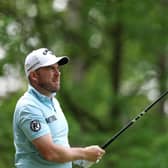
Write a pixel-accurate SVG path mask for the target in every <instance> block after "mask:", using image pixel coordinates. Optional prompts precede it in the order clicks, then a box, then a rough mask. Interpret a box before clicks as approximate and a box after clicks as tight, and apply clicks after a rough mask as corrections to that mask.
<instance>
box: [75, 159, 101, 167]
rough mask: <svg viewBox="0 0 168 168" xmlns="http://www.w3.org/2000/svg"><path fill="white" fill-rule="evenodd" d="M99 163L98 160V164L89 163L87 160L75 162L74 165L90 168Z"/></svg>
mask: <svg viewBox="0 0 168 168" xmlns="http://www.w3.org/2000/svg"><path fill="white" fill-rule="evenodd" d="M98 162H99V160H97V161H96V162H91V161H87V160H76V161H75V162H74V164H76V165H78V166H80V167H82V168H89V167H91V166H92V165H93V164H95V163H98Z"/></svg>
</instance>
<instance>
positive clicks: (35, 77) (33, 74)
mask: <svg viewBox="0 0 168 168" xmlns="http://www.w3.org/2000/svg"><path fill="white" fill-rule="evenodd" d="M29 79H30V80H31V81H32V82H37V81H38V74H37V73H36V72H35V71H32V72H30V74H29Z"/></svg>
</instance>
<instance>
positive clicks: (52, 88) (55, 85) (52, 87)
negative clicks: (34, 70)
mask: <svg viewBox="0 0 168 168" xmlns="http://www.w3.org/2000/svg"><path fill="white" fill-rule="evenodd" d="M38 85H39V87H41V88H42V89H44V90H46V91H48V92H50V93H55V92H57V91H58V90H59V89H60V82H42V81H41V82H39V83H38Z"/></svg>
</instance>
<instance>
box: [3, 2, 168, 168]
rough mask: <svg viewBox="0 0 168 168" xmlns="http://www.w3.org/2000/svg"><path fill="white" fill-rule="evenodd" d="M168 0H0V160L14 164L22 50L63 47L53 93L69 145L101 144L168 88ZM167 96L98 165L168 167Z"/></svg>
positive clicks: (6, 164) (7, 167)
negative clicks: (65, 59) (64, 120)
mask: <svg viewBox="0 0 168 168" xmlns="http://www.w3.org/2000/svg"><path fill="white" fill-rule="evenodd" d="M167 7H168V0H141V1H137V0H48V1H46V0H36V1H34V0H2V1H1V2H0V122H1V124H0V168H12V167H14V145H13V135H12V117H13V112H14V108H15V104H16V101H17V99H18V98H19V97H20V96H21V95H22V94H23V93H24V91H25V90H26V89H27V81H26V78H25V74H24V68H23V65H24V59H25V56H26V55H27V54H28V53H29V52H31V51H32V50H33V49H37V48H41V47H47V48H49V49H51V50H52V51H54V53H55V54H56V55H68V56H69V57H70V59H71V61H70V63H69V64H67V65H66V66H64V67H63V68H62V69H61V71H62V76H61V77H62V81H61V90H60V91H59V93H58V94H57V98H58V99H59V101H60V104H61V106H62V109H63V110H64V113H65V115H66V117H67V120H68V122H69V129H70V133H69V139H70V143H71V145H72V146H86V145H91V144H98V145H102V144H104V142H105V141H106V140H107V139H109V138H110V137H111V136H112V135H114V134H115V133H116V132H117V131H118V130H120V129H121V128H122V127H123V126H124V125H125V124H126V123H127V122H128V121H130V120H131V119H132V118H133V117H134V116H136V115H137V114H138V113H140V112H141V111H143V110H144V108H145V107H146V106H148V105H149V104H150V103H152V101H154V100H155V99H156V98H157V97H158V96H159V95H160V94H162V93H163V92H164V91H166V90H167V89H168V87H167V82H168V72H167V71H168V60H167V59H168V57H167V55H168V17H167ZM167 114H168V99H167V100H166V98H164V99H162V101H160V103H158V104H157V105H155V106H154V107H153V108H152V109H151V110H150V112H149V113H148V114H146V115H145V116H144V117H143V118H142V119H141V120H139V121H138V122H137V123H136V124H135V125H134V126H133V127H131V128H129V130H127V131H126V132H125V133H124V134H123V135H122V136H120V138H118V139H117V140H116V141H114V142H113V143H112V144H111V146H109V148H107V150H106V155H105V156H104V158H103V159H102V160H101V161H100V163H99V164H97V165H94V166H93V167H95V168H111V167H112V168H142V167H145V168H166V167H168V162H167V158H168V116H167Z"/></svg>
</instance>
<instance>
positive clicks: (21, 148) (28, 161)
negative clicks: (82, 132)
mask: <svg viewBox="0 0 168 168" xmlns="http://www.w3.org/2000/svg"><path fill="white" fill-rule="evenodd" d="M13 132H14V145H15V149H16V154H15V166H16V168H72V163H71V162H68V163H55V162H49V161H47V160H45V159H44V158H43V157H42V156H41V155H40V153H39V152H38V151H37V149H36V148H35V147H34V145H33V144H32V143H31V141H32V140H34V139H36V138H38V137H41V136H43V135H46V134H51V135H52V139H53V142H54V143H55V144H59V145H63V146H65V147H69V143H68V124H67V121H66V119H65V116H64V114H63V112H62V110H61V107H60V105H59V102H58V101H57V100H56V98H55V97H54V96H53V97H52V98H49V97H47V96H44V95H42V94H40V93H39V92H38V91H37V90H36V89H35V88H33V87H32V86H29V88H28V90H27V92H25V94H24V95H23V96H22V97H21V98H20V99H19V100H18V102H17V104H16V108H15V112H14V119H13Z"/></svg>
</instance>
